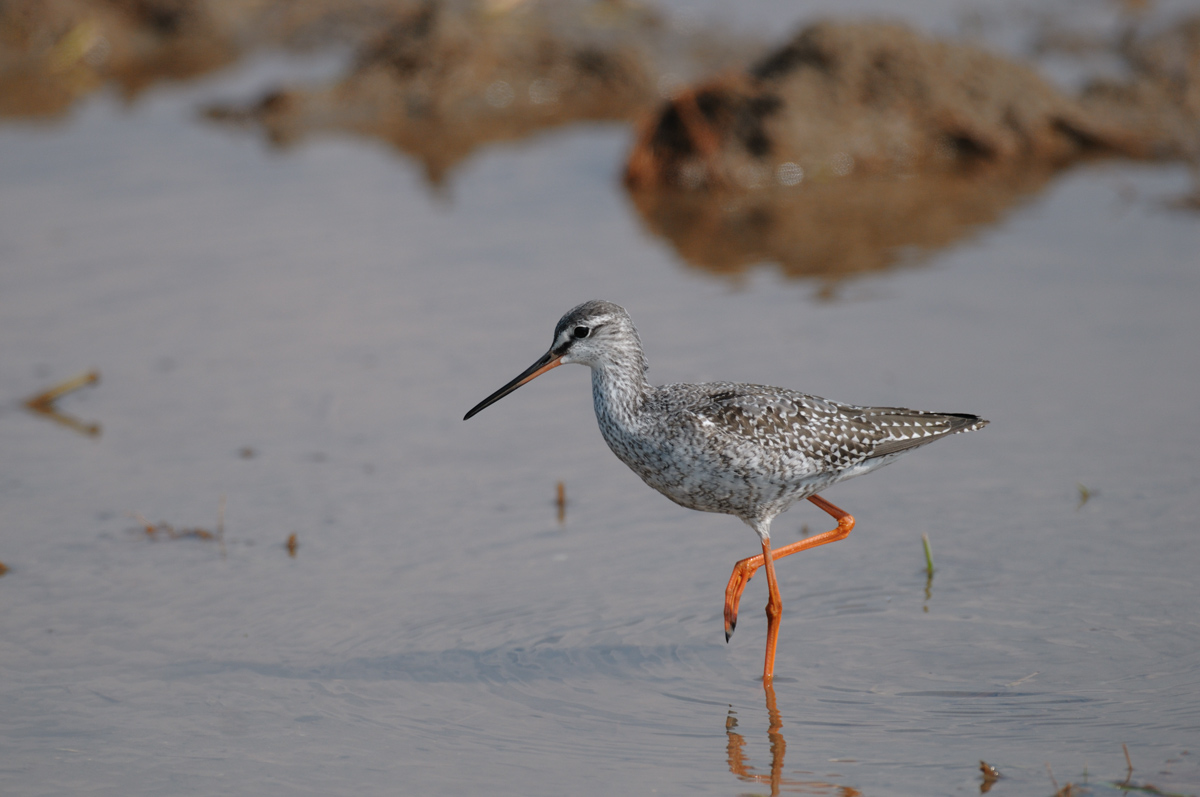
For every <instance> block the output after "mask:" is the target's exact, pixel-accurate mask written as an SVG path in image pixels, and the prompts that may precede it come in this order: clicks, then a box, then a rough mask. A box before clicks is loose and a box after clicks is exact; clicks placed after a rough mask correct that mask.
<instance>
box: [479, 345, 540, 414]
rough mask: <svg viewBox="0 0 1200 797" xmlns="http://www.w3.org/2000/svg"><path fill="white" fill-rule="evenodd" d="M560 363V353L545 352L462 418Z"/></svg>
mask: <svg viewBox="0 0 1200 797" xmlns="http://www.w3.org/2000/svg"><path fill="white" fill-rule="evenodd" d="M560 365H562V355H559V354H555V353H554V352H552V351H548V352H546V353H545V354H543V355H542V356H541V357H540V358H539V359H538V361H537V362H535V363H534V364H533V365H531V366H529V367H528V368H526V369H525V370H524V371H522V372H521V373H520V375H518V376H517V378H516V379H514V380H513V381H511V382H509V383H508V384H507V385H505V386H504V387H502V388H500V389H499V390H497V391H496V392H495V393H493V394H492V395H490V396H488V397H487V398H485V399H484V400H483V401H481V402H479V403H478V404H476V405H475V406H474V407H472V408H471V411H470V412H468V413H467V414H466V415H464V416H463V420H464V421H465V420H467V419H468V418H470V417H471V416H472V415H474V414H475V413H477V412H479V411H480V410H481V409H483V408H484V407H487V406H489V405H491V404H495V403H496V402H497V401H499V400H500V399H502V398H504V397H505V396H507V395H508V394H509V393H511V392H513V391H514V390H516V389H517V388H519V387H520V386H521V385H523V384H525V383H526V382H529V381H532V380H534V379H537V378H538V377H539V376H541V375H542V374H544V373H546V372H547V371H549V370H550V369H551V368H557V367H558V366H560Z"/></svg>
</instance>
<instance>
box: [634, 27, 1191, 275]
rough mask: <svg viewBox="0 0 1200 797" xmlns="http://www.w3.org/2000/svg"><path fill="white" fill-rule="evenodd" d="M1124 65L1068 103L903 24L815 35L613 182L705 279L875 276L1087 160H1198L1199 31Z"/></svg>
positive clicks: (661, 124) (1136, 50)
mask: <svg viewBox="0 0 1200 797" xmlns="http://www.w3.org/2000/svg"><path fill="white" fill-rule="evenodd" d="M1121 54H1122V56H1123V57H1124V58H1125V60H1126V62H1127V63H1128V64H1129V67H1130V74H1131V77H1130V79H1129V80H1126V81H1124V82H1114V81H1107V82H1095V83H1093V84H1091V85H1089V86H1088V87H1087V88H1086V89H1085V90H1084V91H1083V92H1082V93H1081V94H1080V95H1079V96H1070V95H1068V94H1066V93H1065V92H1063V91H1061V90H1060V89H1058V88H1057V87H1055V86H1054V85H1052V84H1051V83H1050V82H1049V81H1048V80H1046V79H1045V78H1044V77H1042V76H1041V75H1040V74H1039V73H1038V72H1037V71H1036V70H1034V69H1033V68H1032V67H1031V66H1029V65H1027V64H1024V63H1020V62H1017V61H1014V60H1012V59H1008V58H1004V57H1001V56H998V55H995V54H992V53H989V52H986V51H984V50H982V49H980V48H978V47H974V46H968V45H963V44H955V43H949V42H942V41H937V40H934V39H931V38H928V37H925V36H922V35H920V34H918V33H916V32H914V31H912V30H910V29H908V28H906V27H904V26H902V25H896V24H884V23H833V22H826V23H821V24H817V25H812V26H809V27H807V28H804V29H803V30H801V31H800V32H799V33H798V34H797V35H796V36H795V37H794V38H793V39H792V40H791V41H790V42H788V43H787V44H785V45H784V46H783V47H780V48H779V49H777V50H775V51H773V52H771V53H768V54H767V55H766V56H764V57H763V58H761V59H760V60H759V61H758V62H757V63H755V64H754V65H752V66H751V67H750V68H749V69H748V70H746V71H744V72H739V73H734V74H728V75H724V76H721V77H718V78H716V79H713V80H708V81H704V82H701V83H698V84H696V85H694V86H689V87H687V88H686V89H685V90H683V91H681V92H679V93H678V95H677V96H675V97H674V98H673V99H671V100H669V101H668V102H666V103H664V104H663V105H662V107H661V108H660V109H659V110H658V111H657V112H656V113H655V114H654V115H653V116H651V117H650V118H648V119H647V120H646V121H645V122H644V123H643V125H642V129H641V131H640V133H639V137H638V140H637V143H636V144H635V146H634V148H633V150H632V152H631V153H630V155H629V159H628V162H627V164H626V169H625V184H626V186H627V188H628V189H629V192H630V195H631V197H632V199H633V202H634V205H635V206H636V207H637V208H638V210H639V212H640V213H641V215H642V218H643V220H644V222H645V223H646V225H647V227H648V228H649V229H650V230H652V231H653V232H655V233H657V234H660V235H662V236H664V237H666V238H668V239H669V240H670V241H671V242H672V243H673V244H674V246H675V247H676V249H677V250H678V251H679V252H680V254H681V256H682V257H683V258H684V259H685V260H686V261H687V262H689V263H690V264H692V265H695V266H698V267H701V268H704V269H706V270H710V271H714V272H719V273H730V272H736V271H738V270H740V269H743V268H745V267H748V266H750V265H753V264H755V263H760V262H764V261H765V262H776V263H779V264H780V265H781V266H782V268H783V270H784V272H785V273H786V274H789V275H815V274H820V275H825V276H828V277H840V276H846V275H849V274H854V273H860V272H863V271H870V270H876V269H881V268H886V267H887V266H889V265H890V264H892V263H894V262H896V261H897V260H900V259H904V258H909V259H911V256H913V255H918V256H919V255H920V254H921V253H922V252H927V251H929V250H932V249H936V248H938V247H942V246H945V245H947V244H949V243H951V242H953V241H955V240H957V239H960V238H962V237H963V236H966V235H969V234H970V233H971V232H972V231H973V230H975V229H976V228H978V227H979V226H981V225H984V224H988V223H991V222H994V221H996V220H997V219H999V218H1001V217H1002V216H1003V214H1004V213H1005V211H1006V210H1007V209H1008V208H1009V207H1011V206H1013V205H1014V204H1016V203H1017V202H1019V201H1020V200H1021V199H1022V198H1024V197H1028V196H1030V195H1031V194H1033V193H1035V192H1036V191H1037V190H1039V189H1040V188H1041V186H1043V185H1044V184H1045V183H1046V182H1047V181H1048V180H1049V179H1050V178H1051V177H1052V176H1053V175H1054V174H1055V173H1056V172H1057V171H1059V170H1061V169H1063V168H1066V167H1068V166H1070V165H1072V164H1074V163H1078V162H1080V161H1082V160H1085V159H1094V158H1101V157H1121V158H1133V159H1139V160H1146V159H1156V160H1194V158H1195V156H1196V153H1197V151H1198V150H1197V141H1198V140H1200V139H1198V131H1200V128H1198V126H1197V120H1200V103H1198V102H1197V98H1196V92H1197V87H1198V86H1200V79H1198V75H1197V70H1198V67H1197V65H1198V64H1200V21H1187V22H1185V23H1183V24H1182V25H1179V26H1177V27H1175V28H1172V29H1170V30H1168V31H1166V32H1165V33H1161V34H1158V35H1155V36H1148V37H1145V38H1130V39H1128V40H1126V41H1125V42H1124V43H1123V44H1122V49H1121Z"/></svg>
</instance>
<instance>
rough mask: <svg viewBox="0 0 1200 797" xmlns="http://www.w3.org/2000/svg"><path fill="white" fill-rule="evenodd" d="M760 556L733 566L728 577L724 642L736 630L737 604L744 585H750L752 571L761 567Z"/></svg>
mask: <svg viewBox="0 0 1200 797" xmlns="http://www.w3.org/2000/svg"><path fill="white" fill-rule="evenodd" d="M762 564H763V558H762V554H759V555H758V556H751V557H749V558H748V559H743V560H741V561H740V562H738V563H737V564H735V565H734V566H733V573H731V574H730V576H729V584H728V585H727V586H726V587H725V641H726V642H728V641H729V638H730V637H731V636H733V629H735V628H737V617H738V604H740V603H741V600H742V592H743V591H744V590H745V589H746V584H748V583H750V579H751V578H753V577H754V571H756V570H758V568H760V567H762Z"/></svg>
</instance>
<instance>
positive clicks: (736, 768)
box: [725, 683, 862, 797]
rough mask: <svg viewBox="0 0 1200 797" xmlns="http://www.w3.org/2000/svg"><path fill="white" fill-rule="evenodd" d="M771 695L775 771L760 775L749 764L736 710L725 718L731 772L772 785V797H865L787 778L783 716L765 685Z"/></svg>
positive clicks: (822, 783)
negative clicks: (788, 796) (795, 796)
mask: <svg viewBox="0 0 1200 797" xmlns="http://www.w3.org/2000/svg"><path fill="white" fill-rule="evenodd" d="M765 691H766V695H767V720H768V723H769V725H768V727H767V740H768V741H769V742H770V745H771V771H770V773H769V774H767V773H760V772H758V771H756V770H757V768H756V767H755V766H754V765H753V764H749V763H747V761H746V738H745V737H744V736H742V734H740V733H738V732H737V726H738V721H737V716H736V713H735V712H734V711H733V709H730V710H729V714H728V715H727V716H726V717H725V735H726V737H727V738H728V742H727V744H726V748H725V749H726V759H727V761H728V762H729V771H730V772H731V773H733V775H734V776H735V777H736V778H737V779H738V780H741V781H745V782H747V783H769V784H770V785H771V797H777V796H778V795H779V794H780V792H781V791H786V792H788V793H790V794H821V795H838V797H861V794H862V792H860V791H858V789H853V788H851V787H849V786H838V785H837V784H834V783H828V782H825V781H820V780H799V779H796V778H785V777H784V776H783V757H784V755H785V754H786V753H787V740H785V739H784V738H783V716H782V715H781V714H780V713H779V706H778V704H777V703H776V701H775V687H774V686H772V685H771V684H769V683H768V684H766V685H765Z"/></svg>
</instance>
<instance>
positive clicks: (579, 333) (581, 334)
mask: <svg viewBox="0 0 1200 797" xmlns="http://www.w3.org/2000/svg"><path fill="white" fill-rule="evenodd" d="M591 331H592V330H590V329H588V328H587V327H575V332H574V334H575V337H577V338H586V337H587V336H588V335H589V334H591Z"/></svg>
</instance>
